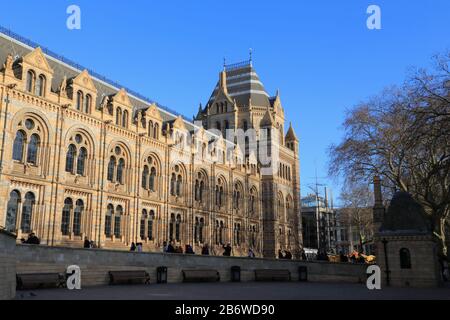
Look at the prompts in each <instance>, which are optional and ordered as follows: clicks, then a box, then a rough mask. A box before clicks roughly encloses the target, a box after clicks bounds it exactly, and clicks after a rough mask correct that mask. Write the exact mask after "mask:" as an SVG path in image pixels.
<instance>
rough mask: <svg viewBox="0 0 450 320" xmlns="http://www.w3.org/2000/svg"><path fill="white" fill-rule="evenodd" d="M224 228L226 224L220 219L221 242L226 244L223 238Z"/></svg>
mask: <svg viewBox="0 0 450 320" xmlns="http://www.w3.org/2000/svg"><path fill="white" fill-rule="evenodd" d="M223 229H224V225H223V221H220V226H219V244H222V245H223V244H224V241H223V240H224V239H223Z"/></svg>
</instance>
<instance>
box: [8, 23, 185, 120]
mask: <svg viewBox="0 0 450 320" xmlns="http://www.w3.org/2000/svg"><path fill="white" fill-rule="evenodd" d="M0 33H3V34H5V35H6V36H8V37H10V38H13V39H15V40H17V41H19V42H21V43H23V44H25V45H27V46H29V47H32V48H34V49H36V48H37V47H40V48H41V49H42V52H44V53H45V54H46V55H48V56H50V57H52V58H54V59H56V60H58V61H61V62H63V63H65V64H67V65H69V66H71V67H73V68H75V69H77V70H79V71H80V72H81V71H83V70H87V71H88V72H89V74H90V75H91V76H92V77H94V78H96V79H98V80H100V81H103V82H105V83H107V84H109V85H111V86H113V87H114V88H116V89H117V90H120V89H121V88H124V89H125V90H126V91H127V92H128V93H129V94H130V95H132V96H134V97H136V98H138V99H140V100H143V101H145V102H147V103H149V104H153V103H154V104H156V105H157V106H158V108H160V109H162V110H164V111H167V112H169V113H171V114H173V115H175V116H181V117H182V118H183V119H184V120H186V121H189V122H190V121H191V120H189V118H187V117H186V116H184V115H183V114H181V113H179V112H177V111H175V110H172V109H170V108H168V107H166V106H163V105H161V104H159V103H157V102H155V101H153V100H151V99H149V98H147V97H145V96H143V95H142V94H140V93H138V92H136V91H134V90H131V89H129V88H127V87H126V86H123V85H121V84H120V83H118V82H115V81H112V80H109V79H108V78H106V77H104V76H102V75H101V74H98V73H97V72H95V71H93V70H91V69H89V68H85V67H83V66H82V65H80V64H78V63H76V62H74V61H72V60H70V59H67V58H65V57H63V56H61V55H59V54H57V53H55V52H53V51H51V50H50V49H48V48H46V47H43V46H41V45H39V44H38V43H36V42H34V41H31V40H29V39H27V38H25V37H23V36H21V35H19V34H17V33H15V32H13V31H11V30H10V29H7V28H5V27H3V26H0Z"/></svg>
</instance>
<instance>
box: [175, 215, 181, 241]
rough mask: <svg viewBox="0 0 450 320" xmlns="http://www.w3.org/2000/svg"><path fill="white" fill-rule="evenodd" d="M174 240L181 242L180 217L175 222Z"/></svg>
mask: <svg viewBox="0 0 450 320" xmlns="http://www.w3.org/2000/svg"><path fill="white" fill-rule="evenodd" d="M175 240H177V241H178V242H180V241H181V216H180V215H178V216H177V222H176V224H175Z"/></svg>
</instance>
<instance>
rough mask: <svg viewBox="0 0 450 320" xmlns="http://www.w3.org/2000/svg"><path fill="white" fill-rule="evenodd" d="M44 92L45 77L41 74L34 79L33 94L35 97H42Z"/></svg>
mask: <svg viewBox="0 0 450 320" xmlns="http://www.w3.org/2000/svg"><path fill="white" fill-rule="evenodd" d="M44 90H45V76H44V75H42V74H41V75H40V76H39V77H38V78H37V79H36V86H35V90H34V94H35V95H37V96H40V97H43V96H44Z"/></svg>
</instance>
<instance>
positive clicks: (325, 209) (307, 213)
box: [302, 194, 336, 252]
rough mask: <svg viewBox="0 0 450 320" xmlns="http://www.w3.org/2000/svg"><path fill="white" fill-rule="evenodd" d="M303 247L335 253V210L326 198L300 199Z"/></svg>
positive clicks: (311, 197) (310, 197)
mask: <svg viewBox="0 0 450 320" xmlns="http://www.w3.org/2000/svg"><path fill="white" fill-rule="evenodd" d="M302 227H303V245H304V248H305V249H316V250H319V251H320V250H322V249H324V250H326V251H327V252H336V210H335V209H334V208H333V206H332V205H330V204H329V203H328V199H327V197H321V196H318V195H315V194H311V195H308V196H306V197H304V198H302Z"/></svg>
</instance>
